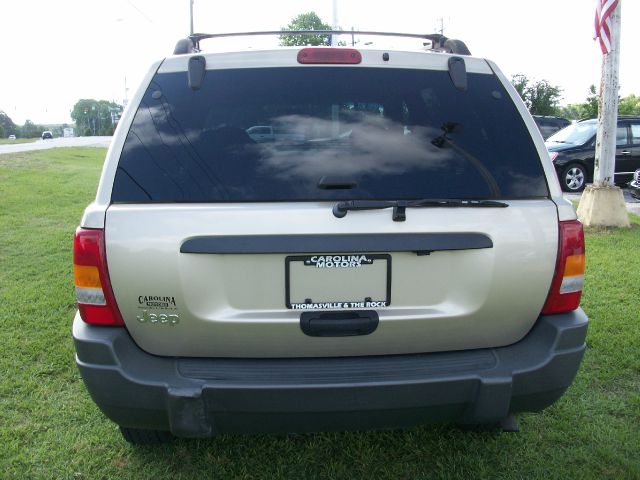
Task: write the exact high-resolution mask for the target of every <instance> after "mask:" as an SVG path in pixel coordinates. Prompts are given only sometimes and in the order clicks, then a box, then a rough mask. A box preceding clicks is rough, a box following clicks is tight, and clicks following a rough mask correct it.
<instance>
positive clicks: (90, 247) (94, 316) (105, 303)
mask: <svg viewBox="0 0 640 480" xmlns="http://www.w3.org/2000/svg"><path fill="white" fill-rule="evenodd" d="M73 277H74V283H75V287H76V299H77V301H78V310H79V311H80V316H81V317H82V320H84V321H85V322H86V323H90V324H94V325H113V326H122V325H124V322H123V321H122V316H121V315H120V311H119V310H118V305H117V304H116V300H115V298H114V296H113V290H112V289H111V282H110V281H109V272H108V270H107V257H106V254H105V246H104V230H93V229H86V228H80V227H78V229H76V234H75V237H74V239H73Z"/></svg>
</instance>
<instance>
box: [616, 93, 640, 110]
mask: <svg viewBox="0 0 640 480" xmlns="http://www.w3.org/2000/svg"><path fill="white" fill-rule="evenodd" d="M618 114H619V115H640V97H636V96H635V95H629V96H627V97H623V98H621V99H620V102H618Z"/></svg>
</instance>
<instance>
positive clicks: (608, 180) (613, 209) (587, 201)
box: [578, 0, 630, 227]
mask: <svg viewBox="0 0 640 480" xmlns="http://www.w3.org/2000/svg"><path fill="white" fill-rule="evenodd" d="M621 11H622V0H618V5H617V6H616V8H615V10H614V11H613V13H612V14H611V16H610V19H611V28H610V32H611V51H610V52H609V53H606V54H603V56H602V77H601V81H600V82H601V83H600V99H599V101H598V133H597V135H596V157H595V168H594V173H593V185H588V186H587V188H586V189H585V191H584V193H583V194H582V197H581V199H580V205H579V206H578V218H579V219H580V221H581V222H582V223H584V224H585V225H587V226H591V225H594V226H596V225H597V226H608V227H630V224H629V216H628V214H627V208H626V205H625V202H624V195H623V193H622V190H621V189H620V188H619V187H616V186H615V183H614V172H615V161H616V130H617V125H618V90H619V88H620V86H619V78H618V74H619V73H618V72H619V70H620V26H621Z"/></svg>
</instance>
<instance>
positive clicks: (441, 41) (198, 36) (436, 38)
mask: <svg viewBox="0 0 640 480" xmlns="http://www.w3.org/2000/svg"><path fill="white" fill-rule="evenodd" d="M259 35H262V36H267V35H309V36H311V35H372V36H380V37H399V38H418V39H421V40H428V41H430V42H431V49H432V50H441V51H448V52H450V53H459V54H462V55H470V53H469V51H468V49H467V48H466V45H464V42H461V41H460V40H453V42H454V43H453V44H454V48H451V47H450V46H449V45H451V41H452V39H449V38H447V37H445V36H444V35H442V34H440V33H400V32H376V31H368V30H267V31H257V32H229V33H194V34H192V35H190V36H189V37H188V39H183V40H181V41H180V42H183V43H180V42H178V45H177V46H176V51H175V52H174V53H175V54H181V53H193V52H199V51H200V41H201V40H207V39H211V38H226V37H252V36H259ZM185 40H190V41H191V44H192V46H191V48H187V46H186V45H185V43H184V42H185ZM460 44H461V45H462V46H464V50H463V51H457V50H458V48H456V46H459V45H460ZM178 46H180V48H178Z"/></svg>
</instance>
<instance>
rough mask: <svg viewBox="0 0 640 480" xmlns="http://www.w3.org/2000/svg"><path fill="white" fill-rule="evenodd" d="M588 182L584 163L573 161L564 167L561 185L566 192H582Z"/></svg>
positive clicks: (561, 174)
mask: <svg viewBox="0 0 640 480" xmlns="http://www.w3.org/2000/svg"><path fill="white" fill-rule="evenodd" d="M586 184H587V171H586V169H585V168H584V166H583V165H580V164H579V163H572V164H570V165H567V166H566V167H564V168H563V169H562V172H561V173H560V185H561V186H562V190H564V191H565V192H572V193H575V192H581V191H582V190H584V187H585V185H586Z"/></svg>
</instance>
